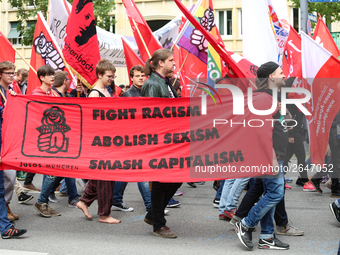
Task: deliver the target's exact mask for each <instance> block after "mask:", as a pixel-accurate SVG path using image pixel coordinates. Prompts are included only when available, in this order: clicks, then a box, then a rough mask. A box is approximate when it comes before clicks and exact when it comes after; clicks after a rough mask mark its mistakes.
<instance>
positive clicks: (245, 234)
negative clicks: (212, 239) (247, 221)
mask: <svg viewBox="0 0 340 255" xmlns="http://www.w3.org/2000/svg"><path fill="white" fill-rule="evenodd" d="M234 226H235V231H236V234H237V236H238V239H240V241H241V243H242V244H243V245H244V246H245V247H247V248H248V249H253V247H254V246H253V242H252V239H253V237H252V232H253V231H254V229H255V228H253V227H252V228H247V227H246V226H244V225H243V224H242V222H241V221H240V222H236V223H235V225H234Z"/></svg>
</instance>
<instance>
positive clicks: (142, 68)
mask: <svg viewBox="0 0 340 255" xmlns="http://www.w3.org/2000/svg"><path fill="white" fill-rule="evenodd" d="M135 71H139V72H141V73H144V67H142V66H141V65H136V66H134V67H132V68H131V69H130V77H131V78H133V76H134V75H135Z"/></svg>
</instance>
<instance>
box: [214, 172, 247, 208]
mask: <svg viewBox="0 0 340 255" xmlns="http://www.w3.org/2000/svg"><path fill="white" fill-rule="evenodd" d="M249 179H250V178H249V177H246V178H241V179H228V180H225V182H224V186H223V191H222V195H221V200H220V206H219V214H223V212H224V210H226V211H230V210H232V209H236V208H237V207H238V200H239V198H240V196H241V194H242V191H243V189H244V187H245V186H246V185H247V183H248V181H249Z"/></svg>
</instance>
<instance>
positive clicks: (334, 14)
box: [291, 0, 340, 24]
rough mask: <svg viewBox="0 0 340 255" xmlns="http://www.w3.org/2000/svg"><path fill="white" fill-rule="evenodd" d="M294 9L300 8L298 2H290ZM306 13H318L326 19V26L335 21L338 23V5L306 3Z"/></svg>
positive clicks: (331, 3) (339, 17)
mask: <svg viewBox="0 0 340 255" xmlns="http://www.w3.org/2000/svg"><path fill="white" fill-rule="evenodd" d="M291 1H292V2H293V4H294V7H295V8H300V0H291ZM308 12H309V13H313V12H317V13H320V15H321V16H322V17H324V16H325V17H326V22H327V24H330V23H332V22H335V21H340V3H337V2H329V3H326V2H324V3H310V2H308Z"/></svg>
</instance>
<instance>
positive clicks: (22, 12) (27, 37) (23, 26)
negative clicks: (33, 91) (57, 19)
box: [0, 0, 116, 45]
mask: <svg viewBox="0 0 340 255" xmlns="http://www.w3.org/2000/svg"><path fill="white" fill-rule="evenodd" d="M52 1H53V0H52ZM68 1H69V2H70V3H71V4H72V2H73V0H68ZM0 2H1V0H0ZM8 2H9V3H10V4H11V6H12V7H16V8H17V9H18V12H17V18H18V23H19V24H18V27H17V31H18V32H20V34H21V35H22V44H23V45H32V42H33V36H34V29H35V22H34V23H32V22H30V21H31V20H36V17H37V13H38V11H41V12H42V13H43V15H44V17H45V18H46V17H47V7H48V0H8ZM26 6H34V8H26ZM114 9H115V0H93V10H94V16H95V17H96V18H95V19H96V24H97V26H99V27H101V28H103V29H105V30H109V29H110V27H111V26H112V25H114V24H115V22H116V21H115V20H114V19H112V18H110V16H109V13H110V12H111V11H113V10H114Z"/></svg>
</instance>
